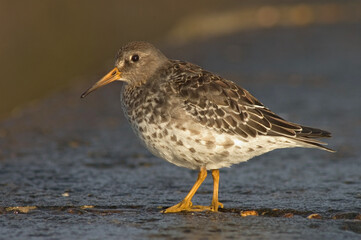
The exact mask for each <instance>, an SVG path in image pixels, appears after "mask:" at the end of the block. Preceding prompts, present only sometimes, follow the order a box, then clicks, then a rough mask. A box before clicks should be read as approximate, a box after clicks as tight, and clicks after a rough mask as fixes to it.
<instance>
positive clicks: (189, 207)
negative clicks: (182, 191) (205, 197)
mask: <svg viewBox="0 0 361 240" xmlns="http://www.w3.org/2000/svg"><path fill="white" fill-rule="evenodd" d="M206 177H207V170H206V169H205V168H204V167H202V168H201V170H200V171H199V173H198V179H197V181H196V183H195V184H194V185H193V187H192V189H191V190H190V191H189V193H188V194H187V196H186V197H185V198H184V199H183V201H181V202H180V203H178V204H176V205H174V206H172V207H170V208H167V209H166V210H164V213H174V212H181V211H202V209H201V208H200V207H201V206H195V207H193V204H192V202H191V200H192V198H193V196H194V194H195V193H196V192H197V190H198V188H199V187H200V186H201V184H202V182H203V181H204V179H206Z"/></svg>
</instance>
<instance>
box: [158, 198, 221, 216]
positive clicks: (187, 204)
mask: <svg viewBox="0 0 361 240" xmlns="http://www.w3.org/2000/svg"><path fill="white" fill-rule="evenodd" d="M219 207H221V208H223V204H222V203H220V202H218V201H217V202H212V205H211V206H201V205H194V206H193V204H192V202H191V201H184V200H183V201H182V202H180V203H178V204H176V205H174V206H172V207H169V208H167V209H166V210H164V211H163V213H176V212H182V211H187V212H202V211H212V212H218V208H219Z"/></svg>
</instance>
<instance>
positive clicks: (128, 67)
mask: <svg viewBox="0 0 361 240" xmlns="http://www.w3.org/2000/svg"><path fill="white" fill-rule="evenodd" d="M167 61H168V59H167V58H166V57H165V56H164V55H163V54H162V53H161V52H160V51H159V50H158V49H157V48H155V47H154V46H153V45H152V44H150V43H147V42H130V43H128V44H127V45H125V46H123V47H122V48H121V49H120V50H119V52H118V55H117V59H116V61H115V68H113V69H112V70H111V71H110V72H109V73H108V74H106V75H105V76H104V77H103V78H102V79H100V80H99V81H98V82H96V83H95V84H94V85H93V86H91V87H90V88H89V89H88V90H86V91H85V92H84V93H83V94H82V95H81V97H82V98H83V97H85V96H87V95H88V94H89V93H91V92H93V91H94V90H96V89H98V88H99V87H102V86H104V85H106V84H108V83H111V82H114V81H122V82H126V83H128V84H131V85H135V86H137V85H141V84H144V83H145V82H146V81H147V80H148V79H150V78H151V76H152V75H153V74H154V73H155V72H156V71H157V70H158V68H159V67H161V66H162V65H163V64H165V63H166V62H167Z"/></svg>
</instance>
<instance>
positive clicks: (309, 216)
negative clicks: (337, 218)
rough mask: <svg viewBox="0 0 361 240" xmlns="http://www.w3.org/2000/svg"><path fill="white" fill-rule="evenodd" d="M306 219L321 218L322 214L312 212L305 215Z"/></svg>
mask: <svg viewBox="0 0 361 240" xmlns="http://www.w3.org/2000/svg"><path fill="white" fill-rule="evenodd" d="M307 218H308V219H322V216H321V215H320V214H318V213H312V214H311V215H308V216H307Z"/></svg>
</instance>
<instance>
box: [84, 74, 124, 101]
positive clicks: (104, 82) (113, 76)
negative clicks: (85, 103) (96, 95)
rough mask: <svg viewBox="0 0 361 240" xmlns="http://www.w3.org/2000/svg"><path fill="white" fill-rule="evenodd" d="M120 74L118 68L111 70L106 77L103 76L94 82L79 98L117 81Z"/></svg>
mask: <svg viewBox="0 0 361 240" xmlns="http://www.w3.org/2000/svg"><path fill="white" fill-rule="evenodd" d="M121 77H122V76H121V72H119V70H118V68H113V69H112V70H111V71H110V72H109V73H108V74H107V75H105V76H104V77H103V78H102V79H100V80H99V81H98V82H96V83H95V84H94V85H93V86H91V87H90V88H88V90H86V91H85V92H84V93H83V94H82V95H81V98H84V97H86V96H87V95H88V94H89V93H91V92H93V91H94V90H96V89H98V88H100V87H102V86H104V85H107V84H108V83H111V82H114V81H117V80H120V79H121Z"/></svg>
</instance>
